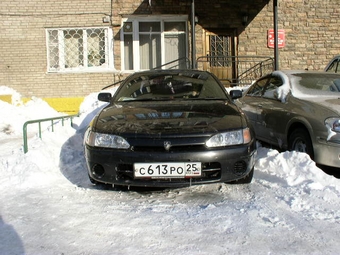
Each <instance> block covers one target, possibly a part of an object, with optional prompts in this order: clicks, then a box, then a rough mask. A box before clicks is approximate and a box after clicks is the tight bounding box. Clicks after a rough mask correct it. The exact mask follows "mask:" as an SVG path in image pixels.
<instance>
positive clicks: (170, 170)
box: [134, 162, 201, 178]
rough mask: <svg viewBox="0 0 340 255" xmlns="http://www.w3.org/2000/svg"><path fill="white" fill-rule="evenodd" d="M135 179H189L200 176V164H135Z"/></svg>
mask: <svg viewBox="0 0 340 255" xmlns="http://www.w3.org/2000/svg"><path fill="white" fill-rule="evenodd" d="M134 172H135V178H191V177H199V176H201V163H200V162H169V163H135V164H134Z"/></svg>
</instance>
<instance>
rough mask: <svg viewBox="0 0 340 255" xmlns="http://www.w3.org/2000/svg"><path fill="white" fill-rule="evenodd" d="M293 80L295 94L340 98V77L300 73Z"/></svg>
mask: <svg viewBox="0 0 340 255" xmlns="http://www.w3.org/2000/svg"><path fill="white" fill-rule="evenodd" d="M293 77H294V78H293V79H292V84H293V90H294V92H295V93H296V92H298V93H301V94H302V95H309V96H334V95H335V96H339V95H340V75H339V74H330V73H308V72H306V73H299V74H294V75H293Z"/></svg>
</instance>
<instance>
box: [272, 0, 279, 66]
mask: <svg viewBox="0 0 340 255" xmlns="http://www.w3.org/2000/svg"><path fill="white" fill-rule="evenodd" d="M273 1H274V2H273V13H274V70H278V69H279V43H278V41H279V40H278V39H279V33H278V25H277V9H278V3H277V2H278V0H273Z"/></svg>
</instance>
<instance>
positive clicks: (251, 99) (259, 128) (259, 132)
mask: <svg viewBox="0 0 340 255" xmlns="http://www.w3.org/2000/svg"><path fill="white" fill-rule="evenodd" d="M269 78H270V76H266V77H264V78H262V79H260V80H258V81H256V82H255V83H254V84H253V85H252V86H251V87H250V88H249V89H248V91H247V92H246V94H245V96H243V97H242V98H241V99H240V100H239V101H240V103H241V108H242V110H243V111H244V113H245V114H246V115H247V117H248V119H249V121H250V122H251V123H252V125H253V127H254V130H255V134H256V138H257V139H260V140H262V139H261V138H263V137H265V136H266V134H265V133H264V129H263V123H262V120H261V118H260V117H259V116H260V115H261V111H262V107H261V104H262V94H263V89H264V88H265V86H266V84H267V83H268V81H269Z"/></svg>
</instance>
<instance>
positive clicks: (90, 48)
mask: <svg viewBox="0 0 340 255" xmlns="http://www.w3.org/2000/svg"><path fill="white" fill-rule="evenodd" d="M46 36H47V64H48V66H47V69H48V71H49V72H65V71H66V72H67V71H102V70H107V69H112V68H113V59H112V58H113V52H112V47H110V42H111V41H112V30H111V29H110V28H109V27H93V28H67V29H47V30H46Z"/></svg>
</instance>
